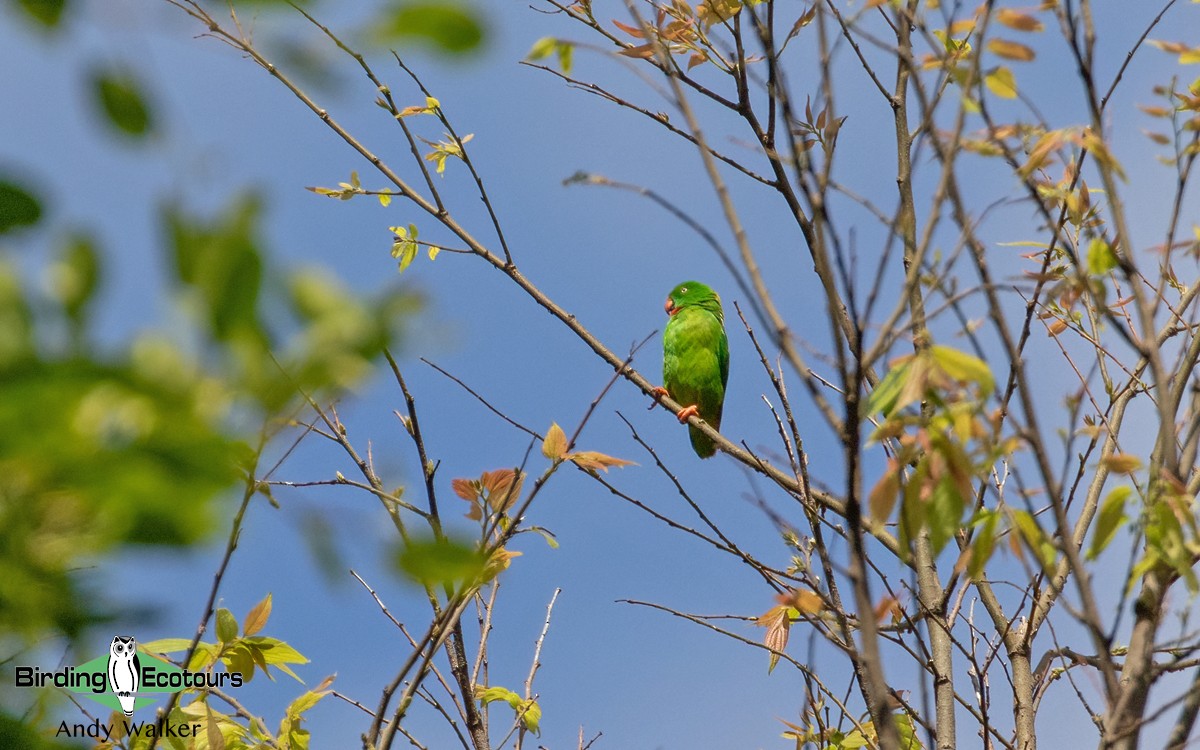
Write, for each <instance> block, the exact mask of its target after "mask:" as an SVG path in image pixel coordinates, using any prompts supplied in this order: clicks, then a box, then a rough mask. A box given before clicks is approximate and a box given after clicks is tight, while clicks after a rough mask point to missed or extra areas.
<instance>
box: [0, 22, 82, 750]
mask: <svg viewBox="0 0 1200 750" xmlns="http://www.w3.org/2000/svg"><path fill="white" fill-rule="evenodd" d="M9 4H10V5H12V6H14V7H16V8H19V9H20V10H21V11H23V13H24V16H25V18H27V19H29V20H31V21H33V22H35V23H37V24H39V25H41V26H42V27H44V28H47V29H53V28H56V27H58V25H59V24H60V23H61V22H62V17H63V11H65V10H66V9H67V7H68V3H67V0H9ZM5 747H7V745H5Z"/></svg>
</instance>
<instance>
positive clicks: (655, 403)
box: [646, 385, 671, 411]
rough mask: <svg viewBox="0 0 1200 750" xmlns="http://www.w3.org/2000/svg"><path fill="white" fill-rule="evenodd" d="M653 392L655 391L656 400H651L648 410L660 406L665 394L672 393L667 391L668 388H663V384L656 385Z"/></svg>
mask: <svg viewBox="0 0 1200 750" xmlns="http://www.w3.org/2000/svg"><path fill="white" fill-rule="evenodd" d="M653 393H654V400H653V401H651V402H650V408H649V409H646V411H653V410H654V407H656V406H658V402H659V401H661V400H662V397H663V396H670V395H671V394H670V393H668V392H667V389H666V388H663V387H662V386H661V385H658V386H655V387H654V391H653Z"/></svg>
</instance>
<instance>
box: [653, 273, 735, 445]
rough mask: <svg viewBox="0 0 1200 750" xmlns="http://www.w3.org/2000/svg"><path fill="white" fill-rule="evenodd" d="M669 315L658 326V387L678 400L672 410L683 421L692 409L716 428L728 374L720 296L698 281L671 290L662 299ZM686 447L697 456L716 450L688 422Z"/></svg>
mask: <svg viewBox="0 0 1200 750" xmlns="http://www.w3.org/2000/svg"><path fill="white" fill-rule="evenodd" d="M664 307H665V309H666V311H667V315H669V316H670V320H668V321H667V327H666V329H665V330H664V331H663V385H664V386H665V388H660V389H658V391H659V392H660V393H664V394H666V395H669V396H670V397H671V398H672V399H674V400H675V401H677V402H678V403H680V404H682V405H683V408H682V409H681V410H680V411H679V414H678V415H677V416H678V417H679V422H680V423H681V424H682V423H686V422H687V420H688V418H689V417H691V416H693V415H695V416H699V417H700V418H701V419H703V420H704V421H705V422H707V423H708V424H709V425H710V426H711V427H712V428H713V429H714V430H719V429H721V407H722V406H723V405H724V403H725V384H726V382H728V380H729V340H728V339H727V338H726V337H725V313H724V312H723V311H722V310H721V298H720V297H719V296H717V293H716V292H714V291H713V290H712V289H710V288H709V287H707V286H705V285H704V284H701V283H700V282H698V281H685V282H683V283H682V284H680V285H679V286H677V287H675V288H674V289H672V290H671V293H670V295H668V296H667V302H666V305H664ZM688 433H689V434H690V437H691V439H692V448H693V449H694V450H695V451H696V455H697V456H699V457H700V458H708V457H709V456H711V455H713V454H714V453H716V451H717V446H716V444H715V443H714V442H713V441H712V439H711V438H709V437H708V436H707V435H705V434H704V433H703V432H701V431H700V430H699V429H697V428H696V427H691V426H689V427H688Z"/></svg>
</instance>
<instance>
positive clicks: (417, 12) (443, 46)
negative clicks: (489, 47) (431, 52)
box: [372, 0, 484, 55]
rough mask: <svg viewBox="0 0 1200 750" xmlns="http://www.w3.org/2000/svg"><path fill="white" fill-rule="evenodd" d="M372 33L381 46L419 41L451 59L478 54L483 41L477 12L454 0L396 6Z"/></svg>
mask: <svg viewBox="0 0 1200 750" xmlns="http://www.w3.org/2000/svg"><path fill="white" fill-rule="evenodd" d="M372 31H373V36H374V38H375V40H376V41H378V42H379V43H381V44H385V45H386V44H390V43H392V42H397V41H418V42H423V43H425V44H427V45H429V46H431V47H432V48H433V49H436V50H437V51H439V52H443V53H446V54H452V55H461V54H464V53H467V52H472V51H475V50H477V49H478V48H479V47H480V45H481V44H482V43H483V40H484V26H483V23H482V21H481V20H480V18H479V14H478V12H477V11H476V10H475V9H474V8H472V7H471V6H470V5H466V4H464V3H460V2H452V1H451V0H440V1H437V2H433V1H430V0H409V1H404V2H397V3H395V4H393V5H392V6H391V7H390V8H388V9H387V10H386V11H385V12H384V13H383V14H382V15H381V17H380V18H378V19H376V21H375V25H374V27H373V30H372Z"/></svg>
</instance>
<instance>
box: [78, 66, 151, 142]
mask: <svg viewBox="0 0 1200 750" xmlns="http://www.w3.org/2000/svg"><path fill="white" fill-rule="evenodd" d="M91 86H92V97H93V99H94V101H95V103H96V105H97V107H98V108H99V110H100V112H102V113H103V114H104V116H105V118H106V121H107V122H108V124H109V125H111V126H112V127H114V128H116V130H117V132H119V133H121V134H123V135H126V136H130V137H133V138H142V137H144V136H147V135H149V134H150V132H151V131H152V129H153V126H154V118H153V116H152V114H151V111H150V105H149V103H148V102H147V100H146V95H145V93H144V92H143V90H142V84H141V82H140V81H138V79H137V78H136V77H135V76H134V75H133V74H132V73H131V72H129V71H128V70H125V69H100V70H95V71H93V72H92V76H91Z"/></svg>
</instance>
